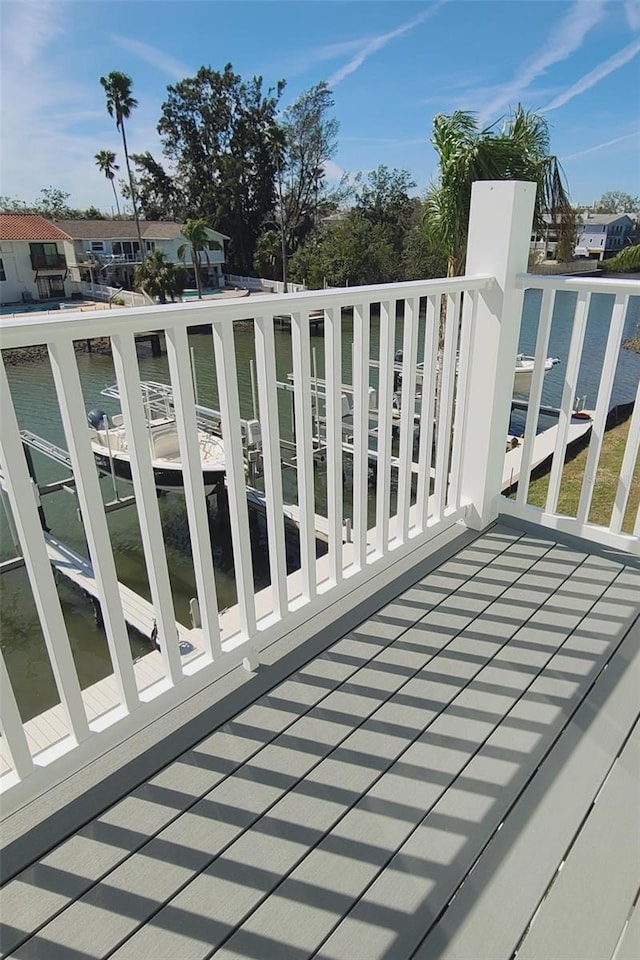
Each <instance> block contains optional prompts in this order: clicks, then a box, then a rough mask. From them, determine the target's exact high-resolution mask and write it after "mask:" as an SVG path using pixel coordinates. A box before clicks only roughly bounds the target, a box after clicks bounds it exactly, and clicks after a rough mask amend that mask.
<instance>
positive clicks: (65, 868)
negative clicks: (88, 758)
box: [3, 528, 550, 950]
mask: <svg viewBox="0 0 640 960" xmlns="http://www.w3.org/2000/svg"><path fill="white" fill-rule="evenodd" d="M519 540H520V538H519V535H518V534H517V532H515V531H512V530H508V531H507V532H506V533H505V532H503V531H502V530H501V529H499V528H493V529H492V530H490V531H489V532H488V533H485V534H483V535H481V536H480V537H479V538H478V539H477V540H475V541H474V542H473V543H472V544H471V545H470V546H468V547H466V548H464V549H463V550H462V551H461V552H460V553H458V554H456V555H455V556H454V557H452V558H451V559H450V560H448V561H446V562H445V563H444V564H442V565H441V566H440V567H439V568H438V569H437V570H436V571H435V572H434V573H433V574H431V577H432V578H433V579H431V577H430V576H427V577H426V578H424V579H425V582H424V583H423V582H421V581H418V583H416V584H415V585H414V586H412V587H410V588H409V589H408V590H406V591H405V593H404V594H403V596H402V597H400V598H395V599H394V600H392V601H391V602H390V603H389V604H387V605H386V607H384V608H383V609H381V610H380V611H378V612H377V613H376V614H375V615H374V616H373V617H371V618H370V619H369V620H368V621H366V622H365V623H364V624H361V625H360V626H359V627H357V628H356V629H355V630H353V631H351V633H350V634H348V635H347V636H345V637H344V638H342V639H341V640H339V641H338V642H337V643H335V644H334V645H333V646H332V647H331V648H330V649H329V650H327V651H326V652H325V653H324V654H322V655H321V656H319V657H317V658H316V659H314V660H313V661H312V662H311V663H309V664H306V665H305V666H304V667H303V668H301V669H300V670H299V671H297V673H295V674H293V675H292V676H291V677H289V678H288V679H286V680H285V681H284V682H283V683H281V684H280V685H279V687H278V688H276V690H274V691H272V692H270V693H269V694H267V695H265V696H264V697H262V698H261V700H259V701H257V702H256V703H254V704H252V705H251V706H250V707H249V708H248V709H247V710H245V711H244V712H243V713H242V714H241V715H239V716H238V717H236V718H234V719H233V720H232V721H230V723H228V724H226V725H225V726H224V727H223V728H221V729H219V730H217V731H215V732H214V733H213V734H212V735H211V736H210V737H209V738H207V739H206V740H205V741H203V742H201V743H200V744H199V745H197V746H196V747H195V748H193V749H192V750H190V751H187V753H186V754H184V755H183V756H182V757H180V758H178V760H177V761H175V762H174V763H173V764H171V765H170V766H168V767H166V768H165V769H164V770H162V771H161V772H160V773H159V774H158V775H157V776H155V777H153V778H152V779H151V780H150V781H149V782H148V783H147V784H144V785H142V786H141V787H139V788H137V789H136V790H135V791H133V793H132V794H130V795H129V796H127V797H125V798H124V799H123V800H122V801H120V802H119V803H117V804H116V805H114V806H113V807H112V808H111V809H109V810H108V811H106V812H105V813H104V814H103V815H102V816H101V817H99V818H98V819H97V820H96V821H93V822H92V823H90V824H88V825H87V826H86V827H85V828H84V829H83V830H81V831H79V833H78V834H76V835H75V836H73V837H72V838H70V839H69V840H68V841H66V842H65V843H63V844H62V845H60V846H59V847H58V848H56V849H55V850H54V851H52V852H51V853H50V854H48V855H47V856H46V857H44V858H42V860H41V861H40V862H39V863H37V864H35V865H33V866H32V867H30V868H28V869H27V870H26V871H24V872H23V873H22V874H20V875H19V876H18V877H16V878H15V880H14V881H12V882H11V883H10V884H9V885H8V886H7V887H5V889H4V891H3V896H4V903H5V916H7V917H8V916H10V917H11V918H12V923H11V925H5V926H4V929H3V934H4V939H3V949H8V950H10V949H13V948H14V946H15V944H16V943H17V942H19V941H20V940H22V939H24V936H25V934H27V933H28V932H29V931H32V930H34V929H36V928H37V927H38V926H41V925H42V924H43V923H46V921H47V920H48V919H49V918H50V917H52V916H54V915H55V914H57V913H58V912H59V911H60V910H62V909H63V908H64V907H65V906H66V905H67V904H68V903H70V902H72V901H73V900H74V899H76V898H77V897H79V896H81V895H82V893H83V892H84V891H85V890H86V889H88V888H90V887H91V886H92V885H93V884H94V883H95V882H96V881H97V880H99V879H100V878H101V877H102V876H105V875H106V874H108V873H109V871H111V870H113V869H114V868H115V867H116V866H117V865H118V864H119V863H121V862H122V861H123V860H125V859H126V858H127V857H128V856H129V855H130V854H131V853H132V852H134V851H135V850H136V849H139V848H140V847H142V846H143V845H144V844H145V843H146V842H147V840H149V838H152V837H153V836H154V835H156V834H158V833H159V832H160V831H162V830H163V828H165V827H166V826H167V825H170V824H171V823H173V822H174V821H175V820H176V819H177V818H178V817H179V816H180V814H181V813H182V812H183V811H184V810H187V809H188V808H190V807H193V805H194V804H195V803H197V802H198V801H199V800H201V799H202V798H203V797H205V796H206V795H207V794H208V793H209V792H210V791H211V790H212V789H213V788H214V787H215V786H216V784H218V783H220V782H222V781H223V780H224V779H226V778H227V777H228V776H230V775H231V774H232V773H233V772H234V770H236V769H237V768H238V767H240V766H241V765H242V764H243V763H244V762H246V761H248V760H250V759H251V758H252V757H254V756H256V755H257V754H258V753H259V752H260V751H261V750H262V749H265V748H266V747H267V746H268V745H269V743H270V742H271V741H274V740H275V739H276V737H277V736H278V735H279V734H281V733H282V732H283V731H285V730H286V729H287V728H288V727H291V725H292V724H294V723H295V722H296V721H297V719H298V718H299V717H300V716H303V715H304V714H305V713H306V712H308V710H309V709H310V708H312V707H314V706H316V705H317V704H318V703H319V702H321V701H323V700H324V699H326V697H327V696H328V695H329V694H331V693H332V691H334V690H335V689H336V688H337V687H338V685H340V684H344V683H345V682H346V681H348V680H349V679H350V678H351V677H353V676H354V675H355V674H356V672H357V671H358V670H359V669H360V668H362V667H363V666H366V665H367V664H368V663H369V662H370V661H371V660H372V659H373V658H375V656H376V655H378V654H379V653H380V652H381V651H382V650H384V648H385V647H386V646H388V645H389V644H390V643H392V642H393V641H394V640H395V639H396V638H397V637H398V636H400V635H401V634H402V633H403V632H405V631H406V630H407V628H408V627H410V626H411V625H412V624H415V622H416V621H418V620H419V619H420V617H421V616H424V614H425V612H428V611H429V610H430V609H431V608H432V607H434V606H437V605H438V604H441V603H442V602H444V601H445V600H447V599H448V598H449V596H450V595H451V594H452V593H453V594H455V595H456V596H457V597H458V598H459V599H460V602H464V593H462V592H461V591H463V590H464V589H465V587H466V585H467V582H468V581H469V579H470V578H473V577H474V576H478V575H479V574H482V572H483V570H485V569H486V568H487V567H490V566H491V564H494V563H496V562H497V561H498V560H499V558H500V556H501V553H502V552H504V551H505V550H508V549H515V548H516V547H517V544H518V542H519ZM549 546H550V543H549V542H547V543H546V546H545V547H544V548H541V549H548V548H549ZM518 549H519V550H520V552H523V551H524V552H525V553H526V552H527V550H529V552H530V548H529V547H528V546H527V547H521V548H518ZM515 562H516V558H515V557H513V554H510V557H509V561H508V563H509V565H512V564H513V563H515ZM495 579H496V583H497V584H500V582H501V581H502V580H503V579H504V573H503V572H502V569H501V568H500V569H499V571H498V572H497V574H496V578H495ZM485 591H486V586H485V588H484V591H483V592H485ZM405 597H406V598H407V600H406V602H405V600H404V598H405ZM487 602H489V601H488V600H487ZM9 926H11V927H12V928H13V929H9Z"/></svg>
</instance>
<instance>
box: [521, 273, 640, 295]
mask: <svg viewBox="0 0 640 960" xmlns="http://www.w3.org/2000/svg"><path fill="white" fill-rule="evenodd" d="M516 283H517V286H518V287H519V289H521V290H529V289H534V290H567V291H570V292H572V293H580V291H581V290H586V291H588V292H590V293H611V294H615V293H618V294H629V295H630V296H635V297H639V296H640V280H625V279H623V278H622V277H565V276H559V275H557V274H555V275H551V276H542V275H539V274H531V273H521V274H519V275H518V277H517V278H516Z"/></svg>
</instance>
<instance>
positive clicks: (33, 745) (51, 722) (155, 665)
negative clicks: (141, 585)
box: [0, 533, 204, 776]
mask: <svg viewBox="0 0 640 960" xmlns="http://www.w3.org/2000/svg"><path fill="white" fill-rule="evenodd" d="M44 538H45V543H46V546H47V553H48V555H49V559H50V561H51V564H52V566H53V567H54V569H55V570H57V571H58V572H59V573H60V574H62V575H63V576H65V577H67V578H68V579H69V580H71V581H72V582H73V583H75V584H77V586H79V587H80V589H81V590H83V591H84V592H85V593H87V594H89V595H90V596H92V597H93V598H94V599H95V600H99V596H98V585H97V583H96V580H95V577H94V576H93V568H92V566H91V564H90V563H89V561H88V560H85V559H84V558H83V557H80V556H78V554H76V553H74V551H73V550H70V549H69V547H66V546H65V545H64V544H63V543H61V542H60V541H59V540H57V539H56V538H55V537H52V536H51V534H48V533H45V535H44ZM118 586H119V588H120V599H121V601H122V610H123V613H124V618H125V620H126V622H127V623H128V624H129V625H130V626H132V627H134V628H135V629H136V630H137V631H138V632H139V633H141V634H143V636H145V637H148V638H150V637H151V633H152V630H153V625H154V623H155V612H154V608H153V606H152V605H151V604H150V603H149V601H148V600H145V599H144V597H141V596H140V595H139V594H137V593H135V592H134V591H133V590H130V589H129V587H126V586H125V585H124V584H123V583H119V584H118ZM176 629H177V632H178V637H179V639H180V640H181V641H182V640H185V641H187V642H188V643H189V645H190V648H189V650H188V652H186V653H184V655H183V656H182V657H181V661H182V663H183V665H184V664H185V663H188V662H189V661H190V660H193V659H194V658H195V657H197V656H199V655H200V654H201V653H202V652H203V649H204V647H203V644H202V640H201V631H200V630H188V629H187V628H186V627H184V626H183V625H182V624H181V623H176ZM133 671H134V674H135V677H136V686H137V688H138V690H139V691H142V690H145V689H146V688H147V687H150V686H152V685H153V684H154V683H157V682H158V681H159V680H162V679H163V677H164V676H165V671H164V663H163V660H162V655H161V654H160V652H159V651H158V650H152V651H151V652H149V653H148V654H145V656H143V657H140V659H139V660H137V661H136V662H135V663H134V664H133ZM82 699H83V701H84V704H85V707H86V710H87V718H88V720H89V723H91V721H92V720H95V719H96V718H97V717H99V716H101V715H102V714H103V713H106V712H107V711H108V710H111V709H113V708H114V707H117V706H118V705H119V703H120V696H119V694H118V687H117V684H116V679H115V676H114V675H113V674H110V675H109V676H108V677H104V679H102V680H98V681H97V683H94V684H92V685H91V686H90V687H86V688H85V689H84V690H83V691H82ZM24 729H25V734H26V737H27V742H28V744H29V748H30V749H31V751H32V753H33V754H34V755H35V754H37V753H40V751H42V750H46V749H47V748H48V747H51V746H52V745H53V744H54V743H57V742H58V741H59V740H61V739H63V738H64V737H66V736H68V735H69V728H68V726H67V721H66V716H65V712H64V708H63V707H62V705H61V704H59V703H58V704H56V706H55V707H51V708H50V709H49V710H45V711H44V713H41V714H39V716H37V717H33V719H31V720H28V721H27V722H26V723H25V725H24ZM10 769H11V764H10V763H9V758H8V756H7V755H6V753H5V750H4V743H3V742H2V741H0V776H1V775H3V774H4V773H7V772H8V770H10Z"/></svg>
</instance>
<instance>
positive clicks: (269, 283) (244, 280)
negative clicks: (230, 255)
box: [224, 273, 307, 293]
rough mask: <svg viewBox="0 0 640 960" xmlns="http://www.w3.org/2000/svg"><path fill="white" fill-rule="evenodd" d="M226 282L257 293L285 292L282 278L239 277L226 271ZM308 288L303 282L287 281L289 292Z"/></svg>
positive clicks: (298, 291) (297, 291) (299, 291)
mask: <svg viewBox="0 0 640 960" xmlns="http://www.w3.org/2000/svg"><path fill="white" fill-rule="evenodd" d="M224 278H225V281H226V283H230V284H231V285H232V286H234V287H244V288H245V289H246V290H252V291H254V292H255V293H284V284H283V283H282V280H266V279H265V278H264V277H238V276H236V274H234V273H225V275H224ZM306 289H307V288H306V287H305V286H304V284H302V283H291V282H290V281H289V282H287V293H301V292H302V291H303V290H306Z"/></svg>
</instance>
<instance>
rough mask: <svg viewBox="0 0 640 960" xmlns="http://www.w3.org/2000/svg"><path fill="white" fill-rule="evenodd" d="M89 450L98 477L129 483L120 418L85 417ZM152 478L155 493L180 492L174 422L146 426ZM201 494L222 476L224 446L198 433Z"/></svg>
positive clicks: (217, 439) (98, 413) (98, 414)
mask: <svg viewBox="0 0 640 960" xmlns="http://www.w3.org/2000/svg"><path fill="white" fill-rule="evenodd" d="M89 429H90V436H91V448H92V450H93V455H94V458H95V461H96V464H97V466H98V469H99V470H100V472H101V473H108V474H113V475H114V476H116V477H118V478H119V479H120V480H127V481H128V482H129V483H131V482H132V475H131V460H130V456H129V442H128V438H127V433H126V430H125V426H124V421H123V417H122V415H121V414H116V415H115V416H114V417H113V418H112V419H111V420H109V418H108V417H107V416H106V414H105V413H104V412H103V411H102V410H92V411H91V413H90V414H89ZM147 432H148V436H149V448H150V452H151V464H152V466H153V477H154V480H155V485H156V487H157V489H158V490H164V491H167V492H169V491H173V492H182V491H183V490H184V479H183V476H182V461H181V459H180V446H179V443H178V429H177V426H176V422H175V419H173V418H166V417H164V418H162V419H158V420H149V421H148V422H147ZM198 445H199V447H200V462H201V465H202V479H203V481H204V489H205V493H206V494H209V493H211V492H212V491H213V490H214V489H215V488H216V486H217V485H218V483H219V482H220V481H221V479H222V477H223V476H224V472H225V458H224V444H223V441H222V440H221V438H220V437H216V436H214V435H213V434H209V433H205V432H204V431H202V430H198Z"/></svg>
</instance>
